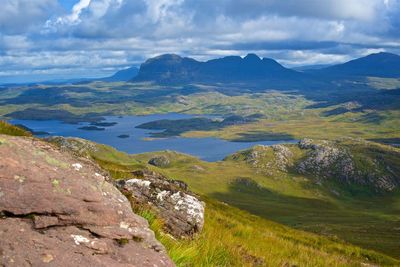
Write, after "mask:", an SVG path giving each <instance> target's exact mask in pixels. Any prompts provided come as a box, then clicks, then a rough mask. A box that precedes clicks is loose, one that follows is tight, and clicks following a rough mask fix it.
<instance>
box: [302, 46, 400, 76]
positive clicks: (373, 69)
mask: <svg viewBox="0 0 400 267" xmlns="http://www.w3.org/2000/svg"><path fill="white" fill-rule="evenodd" d="M310 72H312V73H314V74H319V75H321V74H322V75H327V76H374V77H384V78H397V77H400V56H399V55H396V54H392V53H384V52H381V53H376V54H371V55H368V56H365V57H362V58H358V59H354V60H351V61H349V62H346V63H343V64H338V65H334V66H331V67H327V68H323V69H319V70H312V71H310Z"/></svg>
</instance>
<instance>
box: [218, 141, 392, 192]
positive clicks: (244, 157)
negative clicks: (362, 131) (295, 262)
mask: <svg viewBox="0 0 400 267" xmlns="http://www.w3.org/2000/svg"><path fill="white" fill-rule="evenodd" d="M225 160H239V161H245V162H247V163H248V164H250V165H251V166H253V167H254V168H255V169H257V170H258V171H261V172H264V173H266V174H269V175H273V176H278V177H279V176H283V175H285V174H288V173H291V174H300V175H304V176H306V177H309V178H310V179H312V180H314V181H315V182H316V183H318V184H319V183H322V182H324V181H331V182H334V183H338V184H342V185H356V186H364V187H366V188H370V189H372V190H373V191H376V192H381V191H394V190H395V189H397V188H399V187H400V176H399V173H400V169H399V163H400V150H399V149H398V148H394V147H390V146H386V145H381V144H377V143H374V142H369V141H365V140H357V139H350V138H347V139H342V140H333V141H328V140H312V139H303V140H300V142H299V143H298V144H296V145H290V144H288V145H273V146H262V145H260V146H255V147H253V148H251V149H248V150H244V151H241V152H238V153H236V154H233V155H231V156H229V157H227V158H226V159H225Z"/></svg>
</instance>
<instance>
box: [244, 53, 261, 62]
mask: <svg viewBox="0 0 400 267" xmlns="http://www.w3.org/2000/svg"><path fill="white" fill-rule="evenodd" d="M243 59H244V60H246V61H254V62H257V61H261V58H260V57H259V56H257V55H256V54H253V53H249V54H247V55H246V56H245V57H244V58H243Z"/></svg>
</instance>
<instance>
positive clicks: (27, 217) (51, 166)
mask: <svg viewBox="0 0 400 267" xmlns="http://www.w3.org/2000/svg"><path fill="white" fill-rule="evenodd" d="M0 212H1V219H0V235H1V239H0V247H1V251H0V253H1V255H2V257H1V258H0V262H1V265H3V266H9V265H13V266H43V265H45V264H47V265H49V266H174V264H173V262H172V261H171V260H170V259H169V257H168V256H167V255H166V252H165V249H164V247H163V246H162V245H161V244H160V243H159V242H158V241H157V240H156V239H155V236H154V233H153V232H152V231H151V230H150V229H149V227H148V223H147V221H146V220H145V219H143V218H142V217H140V216H138V215H136V214H134V213H133V212H132V209H131V206H130V203H129V201H128V200H127V198H126V197H125V196H124V195H123V194H121V193H120V192H119V191H118V189H117V188H115V187H114V186H113V185H112V183H110V178H109V177H108V175H107V174H106V173H104V171H102V169H100V168H99V167H98V165H97V164H95V163H94V162H93V161H91V160H89V159H84V158H77V157H75V156H72V155H71V154H69V153H66V152H62V151H60V150H59V149H58V148H57V147H56V146H54V145H51V144H49V143H46V142H43V141H39V140H37V139H34V138H30V137H12V136H6V135H0Z"/></svg>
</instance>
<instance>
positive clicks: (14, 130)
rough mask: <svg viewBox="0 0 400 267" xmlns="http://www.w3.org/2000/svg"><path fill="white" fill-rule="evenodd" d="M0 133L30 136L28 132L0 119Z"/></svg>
mask: <svg viewBox="0 0 400 267" xmlns="http://www.w3.org/2000/svg"><path fill="white" fill-rule="evenodd" d="M0 134H6V135H13V136H32V134H31V133H30V132H28V131H26V130H24V129H22V128H20V127H18V126H14V125H11V124H9V123H7V122H5V121H2V120H0Z"/></svg>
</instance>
